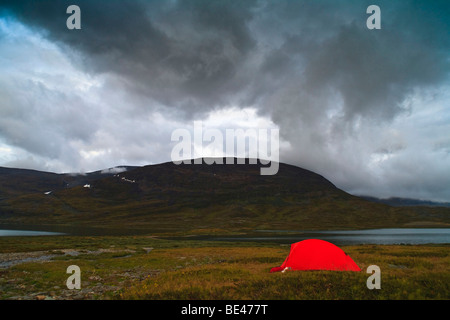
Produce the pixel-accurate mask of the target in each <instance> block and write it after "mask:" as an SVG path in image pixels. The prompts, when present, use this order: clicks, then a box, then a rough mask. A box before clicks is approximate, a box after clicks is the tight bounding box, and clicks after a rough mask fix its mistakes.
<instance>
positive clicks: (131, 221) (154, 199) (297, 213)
mask: <svg viewBox="0 0 450 320" xmlns="http://www.w3.org/2000/svg"><path fill="white" fill-rule="evenodd" d="M235 160H236V159H235ZM261 166H262V165H261V164H260V163H258V164H249V163H248V159H247V161H246V163H245V164H237V163H234V164H227V165H225V164H223V165H221V164H205V163H202V164H179V165H175V164H173V163H172V162H165V163H161V164H155V165H147V166H141V167H126V168H127V170H126V171H123V172H117V170H116V171H115V170H109V171H105V170H99V171H95V172H93V173H88V174H86V175H82V176H80V175H78V176H74V175H70V174H52V173H41V172H39V171H38V172H34V171H33V172H28V171H14V169H11V170H12V171H9V170H7V169H5V168H3V169H2V168H0V186H1V187H0V223H1V224H18V225H20V224H34V225H64V226H77V227H110V228H113V227H120V228H129V229H142V228H146V229H148V230H151V231H152V232H158V233H161V232H163V233H164V232H191V233H192V232H199V230H201V232H212V231H211V230H215V231H214V232H219V231H218V230H221V232H237V231H245V230H247V231H248V230H254V229H293V228H295V229H297V230H301V229H354V228H374V227H405V226H408V225H411V224H414V225H419V226H420V225H422V226H425V225H434V226H436V225H440V226H443V225H444V226H445V225H450V220H449V217H450V214H449V212H450V210H449V209H448V208H424V207H407V208H403V207H392V206H389V205H386V204H383V203H374V202H371V201H368V200H366V199H363V198H360V197H357V196H354V195H351V194H348V193H347V192H345V191H343V190H341V189H339V188H337V187H336V186H335V185H334V184H333V183H332V182H330V181H329V180H327V179H326V178H325V177H323V176H321V175H319V174H316V173H314V172H312V171H309V170H306V169H303V168H300V167H296V166H293V165H289V164H284V163H280V164H279V171H278V173H277V174H276V175H273V176H264V175H260V167H261ZM122 167H123V168H125V166H122ZM118 171H120V170H118ZM102 172H103V173H102ZM50 187H52V188H53V189H49V188H50ZM48 191H52V192H51V193H48Z"/></svg>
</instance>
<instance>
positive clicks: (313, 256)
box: [270, 239, 361, 272]
mask: <svg viewBox="0 0 450 320" xmlns="http://www.w3.org/2000/svg"><path fill="white" fill-rule="evenodd" d="M286 269H291V270H339V271H361V269H360V268H359V267H358V265H357V264H356V263H355V262H354V261H353V260H352V258H350V256H349V255H347V254H346V253H345V252H344V251H343V250H342V249H341V248H339V247H337V246H335V245H334V244H332V243H330V242H328V241H324V240H318V239H308V240H303V241H300V242H296V243H293V244H292V245H291V251H290V252H289V255H288V257H287V258H286V260H285V261H284V262H283V264H282V265H281V266H280V267H275V268H272V269H271V270H270V272H277V271H284V270H286Z"/></svg>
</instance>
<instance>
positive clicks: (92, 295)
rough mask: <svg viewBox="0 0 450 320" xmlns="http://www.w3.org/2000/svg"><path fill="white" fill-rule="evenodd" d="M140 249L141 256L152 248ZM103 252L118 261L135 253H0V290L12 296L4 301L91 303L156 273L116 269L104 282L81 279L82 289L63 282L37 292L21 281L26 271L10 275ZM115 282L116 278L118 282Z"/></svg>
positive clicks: (97, 251) (99, 278) (112, 251)
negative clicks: (22, 267) (25, 265)
mask: <svg viewBox="0 0 450 320" xmlns="http://www.w3.org/2000/svg"><path fill="white" fill-rule="evenodd" d="M142 249H143V250H144V252H145V253H149V252H151V250H152V249H153V248H142ZM103 253H120V254H121V258H126V257H128V256H129V255H127V253H128V254H130V255H131V254H134V253H135V251H134V250H124V249H120V250H119V249H114V248H106V249H104V248H101V249H98V250H75V249H63V250H48V251H32V252H13V253H0V289H1V290H0V291H4V292H9V293H13V295H10V296H9V297H7V298H6V299H8V300H91V299H99V298H105V297H106V298H107V296H108V294H109V296H110V297H111V296H114V294H115V293H117V292H118V290H120V289H121V288H122V287H123V286H124V285H125V284H127V283H132V282H136V281H141V280H144V279H145V278H147V277H148V276H149V275H151V274H155V275H156V274H158V271H157V270H155V271H150V272H149V270H139V268H134V269H133V270H131V269H130V270H126V269H125V270H120V269H119V270H117V271H112V272H111V273H110V274H109V275H108V278H107V279H104V278H102V277H101V276H100V275H90V276H88V277H87V279H83V280H82V286H81V289H79V290H77V289H68V288H67V287H66V286H64V283H62V284H61V285H55V286H52V287H49V288H46V290H37V289H36V287H35V286H34V285H33V284H30V283H29V281H25V280H24V278H25V277H26V276H28V275H29V274H30V272H29V271H25V270H23V271H20V275H23V277H20V276H19V277H17V276H13V275H16V274H17V272H18V271H17V269H19V270H20V265H21V264H23V263H30V262H36V263H48V262H51V261H52V259H53V258H55V257H64V256H66V257H69V256H70V257H78V256H80V257H82V256H84V255H100V254H103ZM14 266H18V267H16V268H15V269H16V270H14V273H12V271H11V272H10V270H11V268H12V267H14ZM67 276H68V275H67ZM112 279H114V280H113V281H112ZM117 279H120V281H119V280H117ZM115 280H117V281H116V282H117V283H116V284H114V281H115ZM111 282H112V283H113V284H111Z"/></svg>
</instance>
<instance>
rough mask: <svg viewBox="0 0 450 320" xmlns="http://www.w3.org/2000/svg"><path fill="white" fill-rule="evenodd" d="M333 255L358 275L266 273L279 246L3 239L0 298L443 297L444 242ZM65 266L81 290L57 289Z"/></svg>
mask: <svg viewBox="0 0 450 320" xmlns="http://www.w3.org/2000/svg"><path fill="white" fill-rule="evenodd" d="M341 248H342V249H343V250H344V251H345V252H347V253H348V254H349V255H350V256H351V257H352V258H353V260H354V261H355V262H356V263H357V264H358V265H359V267H360V268H361V269H362V271H361V272H336V271H307V272H301V271H288V272H285V273H275V274H271V273H269V270H270V268H272V267H274V266H279V265H281V263H282V262H283V261H284V259H285V258H286V256H287V255H288V253H289V245H286V244H285V245H280V244H270V243H264V244H261V243H249V242H245V243H238V242H235V243H230V242H228V243H226V242H211V241H210V242H207V241H188V240H186V241H174V240H159V239H155V238H153V237H149V236H126V237H125V236H123V237H119V236H111V237H106V236H96V237H83V236H77V237H73V236H72V237H69V236H57V237H4V238H2V241H1V242H0V299H2V300H5V299H14V300H19V299H27V300H28V299H47V300H49V299H56V300H60V299H133V300H135V299H146V300H154V299H157V300H162V299H170V300H178V299H219V300H222V299H232V300H235V299H236V300H250V299H251V300H267V299H281V300H288V299H314V300H315V299H327V300H328V299H363V300H372V299H389V300H396V299H433V300H437V299H449V298H450V287H449V284H450V256H449V248H450V247H449V246H447V245H423V246H409V245H401V246H391V245H389V246H387V245H359V246H345V247H344V246H343V247H341ZM18 262H21V263H18ZM1 263H3V264H4V265H3V266H2V265H1ZM5 263H10V265H8V266H5ZM15 263H16V264H15ZM70 265H78V266H79V267H80V269H81V290H69V289H67V287H66V280H67V278H68V277H69V276H70V275H69V274H67V273H66V269H67V267H68V266H70ZM369 265H377V266H379V267H380V269H381V289H380V290H369V289H368V288H367V286H366V281H367V278H368V277H369V276H370V275H369V274H367V273H366V270H367V267H368V266H369Z"/></svg>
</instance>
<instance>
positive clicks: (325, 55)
mask: <svg viewBox="0 0 450 320" xmlns="http://www.w3.org/2000/svg"><path fill="white" fill-rule="evenodd" d="M71 4H76V5H78V6H79V7H80V9H81V27H82V29H81V30H69V29H68V28H67V27H66V20H67V18H68V17H69V14H67V13H66V9H67V7H68V6H69V5H71ZM371 4H376V5H378V6H379V7H380V8H381V30H369V29H368V28H367V27H366V20H367V18H368V17H369V14H367V13H366V9H367V7H368V6H369V5H371ZM449 35H450V2H449V1H448V0H443V1H437V0H433V1H425V0H424V1H405V0H401V1H378V0H370V1H365V0H355V1H337V0H329V1H322V0H314V1H312V0H308V1H306V0H305V1H294V0H285V1H283V0H273V1H270V0H257V1H251V0H246V1H238V0H230V1H225V0H219V1H214V0H205V1H192V0H183V1H174V0H164V1H137V0H136V1H131V0H130V1H114V0H112V1H111V0H110V1H100V0H89V1H79V0H78V1H77V0H70V1H22V0H21V1H17V0H11V1H8V0H6V1H5V0H1V1H0V166H7V167H20V168H31V169H39V170H47V171H53V172H86V171H94V170H99V169H104V168H109V167H114V166H119V165H146V164H154V163H161V162H167V161H171V158H170V155H171V150H172V148H173V146H174V143H173V142H171V133H172V132H173V130H175V129H177V128H187V129H191V128H192V126H193V121H194V120H202V121H203V124H204V125H205V127H212V128H219V129H225V128H231V129H236V128H244V129H245V128H278V129H279V130H280V139H281V148H280V161H281V162H286V163H290V164H294V165H297V166H300V167H303V168H306V169H309V170H312V171H314V172H317V173H319V174H321V175H323V176H324V177H326V178H327V179H329V180H330V181H332V182H333V183H334V184H335V185H336V186H338V187H340V188H342V189H344V190H345V191H347V192H350V193H353V194H365V195H373V196H378V197H391V196H400V197H410V198H420V199H431V200H438V201H450V36H449Z"/></svg>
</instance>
